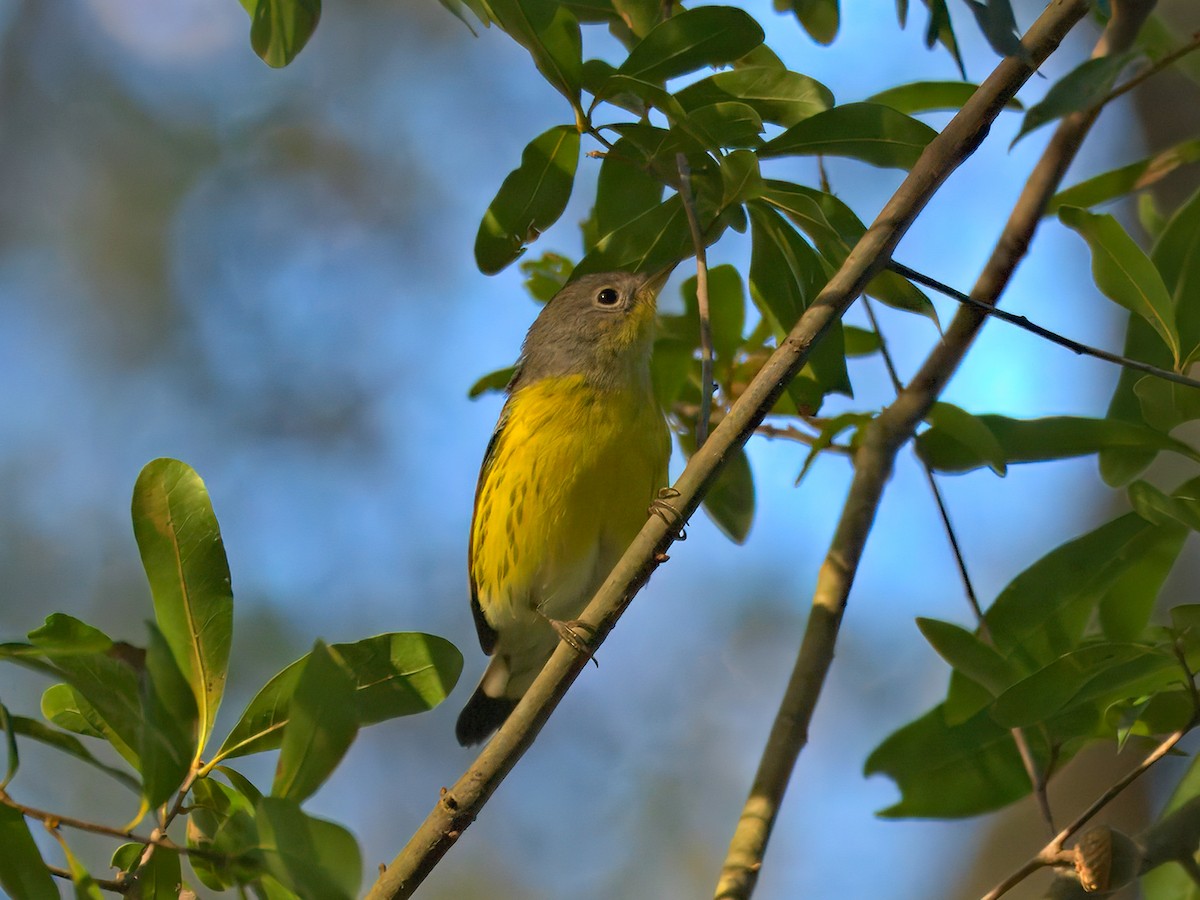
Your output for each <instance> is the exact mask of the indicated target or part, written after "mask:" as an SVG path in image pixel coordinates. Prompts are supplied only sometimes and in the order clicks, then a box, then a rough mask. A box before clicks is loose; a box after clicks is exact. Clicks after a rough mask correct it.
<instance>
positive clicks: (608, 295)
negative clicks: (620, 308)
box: [596, 288, 621, 306]
mask: <svg viewBox="0 0 1200 900" xmlns="http://www.w3.org/2000/svg"><path fill="white" fill-rule="evenodd" d="M620 299H621V295H620V294H618V293H617V292H616V291H615V290H613V289H612V288H604V290H602V291H600V293H598V294H597V295H596V303H597V304H598V305H600V306H616V305H617V302H618V301H619V300H620Z"/></svg>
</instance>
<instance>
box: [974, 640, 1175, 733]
mask: <svg viewBox="0 0 1200 900" xmlns="http://www.w3.org/2000/svg"><path fill="white" fill-rule="evenodd" d="M1135 660H1136V661H1138V665H1137V666H1136V671H1134V672H1130V670H1128V669H1127V670H1125V671H1124V672H1123V673H1122V676H1123V677H1122V678H1120V679H1117V680H1116V683H1115V684H1114V683H1111V682H1110V681H1108V680H1103V676H1104V674H1105V673H1106V672H1108V671H1110V670H1117V669H1119V668H1120V667H1122V666H1124V665H1125V664H1127V663H1130V662H1133V661H1135ZM1167 671H1170V672H1171V673H1172V676H1173V677H1175V678H1176V679H1178V677H1179V675H1178V663H1177V662H1176V661H1175V659H1174V658H1173V657H1172V656H1171V655H1170V654H1168V653H1162V652H1159V651H1156V650H1154V649H1152V648H1149V647H1146V646H1142V645H1138V644H1122V643H1115V642H1104V643H1096V644H1091V645H1089V646H1086V647H1082V648H1080V649H1078V650H1072V651H1070V652H1068V653H1064V654H1063V655H1062V656H1060V657H1058V658H1057V659H1055V660H1053V661H1052V662H1050V663H1049V664H1048V665H1046V666H1044V667H1042V668H1041V669H1039V670H1038V671H1036V672H1034V673H1033V674H1032V675H1029V676H1028V677H1026V678H1023V679H1021V680H1020V681H1018V682H1017V683H1016V684H1014V685H1013V686H1012V687H1010V688H1008V689H1007V690H1006V691H1004V693H1002V694H1001V695H1000V696H999V697H998V698H996V702H995V703H994V704H993V706H992V716H993V717H994V718H995V719H996V721H997V722H999V723H1000V724H1001V725H1003V726H1005V727H1007V728H1025V727H1028V726H1031V725H1036V724H1038V723H1040V722H1043V721H1045V720H1046V719H1049V718H1050V717H1051V716H1053V715H1055V714H1056V713H1059V712H1061V711H1062V710H1064V709H1065V708H1067V707H1068V706H1069V705H1073V704H1078V703H1082V702H1086V701H1089V700H1093V699H1095V698H1096V697H1098V696H1104V695H1108V694H1114V693H1115V696H1113V697H1110V698H1109V700H1110V702H1111V700H1115V699H1118V698H1119V697H1121V696H1137V695H1138V694H1139V693H1140V692H1141V690H1140V689H1137V690H1135V689H1134V688H1132V687H1130V688H1128V689H1127V688H1125V687H1124V685H1126V684H1128V683H1129V682H1132V681H1133V680H1134V678H1135V677H1138V678H1140V677H1142V676H1144V675H1146V674H1147V673H1149V674H1152V675H1159V674H1161V673H1163V672H1167ZM1093 682H1097V683H1099V684H1100V685H1101V688H1100V689H1097V688H1095V687H1093V688H1092V689H1091V690H1088V686H1089V684H1092V683H1093Z"/></svg>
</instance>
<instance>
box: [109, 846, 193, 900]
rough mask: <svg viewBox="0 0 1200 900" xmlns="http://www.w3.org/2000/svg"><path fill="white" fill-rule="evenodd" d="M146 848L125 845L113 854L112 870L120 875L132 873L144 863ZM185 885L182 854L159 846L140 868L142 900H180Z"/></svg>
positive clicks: (139, 893)
mask: <svg viewBox="0 0 1200 900" xmlns="http://www.w3.org/2000/svg"><path fill="white" fill-rule="evenodd" d="M145 849H146V848H145V846H143V845H142V844H132V843H131V844H122V845H121V846H120V847H118V848H117V850H116V852H115V853H113V856H112V862H111V863H110V864H109V866H110V868H113V869H116V870H117V871H118V872H128V871H130V870H131V869H132V868H133V867H134V866H136V865H137V864H138V863H139V862H140V861H141V858H142V853H143V852H144V851H145ZM182 883H183V873H182V872H181V871H180V866H179V851H178V850H171V849H169V848H167V847H161V846H160V847H157V848H155V850H154V853H152V854H151V856H150V859H149V860H148V861H147V862H146V864H145V865H144V866H142V867H141V868H139V869H138V879H137V891H138V893H137V896H138V898H140V900H177V898H178V897H179V896H180V886H181V885H182Z"/></svg>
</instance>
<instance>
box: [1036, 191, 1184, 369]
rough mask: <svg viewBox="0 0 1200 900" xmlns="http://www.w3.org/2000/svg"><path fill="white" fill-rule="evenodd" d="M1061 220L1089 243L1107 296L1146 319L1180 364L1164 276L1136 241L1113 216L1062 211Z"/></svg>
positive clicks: (1094, 271) (1097, 276) (1098, 283)
mask: <svg viewBox="0 0 1200 900" xmlns="http://www.w3.org/2000/svg"><path fill="white" fill-rule="evenodd" d="M1058 217H1059V219H1061V220H1062V222H1063V224H1065V225H1067V226H1068V227H1070V228H1073V229H1074V230H1075V231H1078V232H1079V234H1080V235H1081V236H1082V237H1083V239H1084V240H1086V241H1087V242H1088V246H1089V247H1091V250H1092V276H1093V277H1094V278H1095V279H1096V287H1098V288H1099V289H1100V290H1101V291H1102V292H1103V293H1104V295H1105V296H1106V297H1108V298H1109V299H1110V300H1112V301H1113V302H1115V303H1118V304H1120V305H1121V306H1123V307H1125V308H1126V309H1127V310H1129V311H1130V312H1133V313H1137V314H1138V315H1139V316H1141V317H1142V318H1143V319H1145V320H1146V321H1147V322H1148V323H1149V324H1150V326H1151V327H1152V328H1154V330H1155V331H1157V332H1158V335H1159V337H1161V338H1162V339H1163V342H1164V343H1165V344H1166V345H1167V346H1168V347H1169V348H1170V350H1171V355H1172V357H1173V358H1174V360H1175V365H1176V366H1178V365H1179V360H1180V355H1179V334H1178V332H1177V331H1176V328H1175V310H1174V305H1173V304H1172V302H1171V295H1170V293H1168V291H1167V287H1166V285H1165V284H1164V283H1163V279H1162V276H1161V275H1159V273H1158V269H1157V268H1155V266H1154V263H1153V262H1151V261H1150V258H1149V257H1148V256H1146V254H1145V253H1143V252H1142V249H1141V248H1140V247H1138V245H1137V244H1136V243H1135V242H1134V240H1133V238H1131V237H1130V236H1129V234H1128V233H1127V232H1126V231H1125V229H1124V228H1122V227H1121V226H1120V224H1119V223H1118V222H1117V220H1116V219H1114V218H1113V217H1112V216H1109V215H1093V214H1092V213H1089V212H1087V211H1086V210H1083V209H1079V208H1078V207H1074V206H1068V207H1064V208H1063V209H1060V210H1059V212H1058Z"/></svg>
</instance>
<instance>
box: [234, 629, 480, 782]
mask: <svg viewBox="0 0 1200 900" xmlns="http://www.w3.org/2000/svg"><path fill="white" fill-rule="evenodd" d="M330 649H332V650H333V651H334V652H336V653H337V655H338V657H339V658H340V659H341V662H342V664H343V665H345V666H346V667H348V668H349V669H350V671H351V672H352V673H353V674H354V680H355V684H356V689H355V699H354V704H353V706H354V709H355V710H356V711H357V715H358V724H359V725H360V726H364V725H373V724H375V723H376V722H383V721H385V720H387V719H393V718H396V717H398V716H410V715H413V714H415V713H419V712H425V711H426V710H430V709H433V708H434V707H435V706H437V705H438V704H439V703H441V702H442V701H443V700H444V699H445V698H446V696H447V695H448V694H449V693H450V691H451V690H452V689H453V688H454V685H455V683H456V682H457V681H458V676H459V674H460V673H461V672H462V654H461V653H459V652H458V649H457V648H456V647H455V646H454V645H453V644H451V643H450V642H449V641H447V640H445V639H444V638H440V637H437V636H435V635H432V634H422V633H420V632H394V633H389V634H379V635H375V636H374V637H369V638H364V639H363V640H361V641H356V642H354V643H348V644H334V645H333V646H332V647H331V648H330ZM308 658H309V657H308V655H305V656H303V657H301V658H300V659H298V660H296V661H295V662H294V663H292V664H291V665H290V666H288V667H287V668H285V669H284V670H283V671H282V672H280V673H279V674H277V675H276V676H275V677H274V678H272V679H271V680H270V681H268V682H267V683H266V685H265V686H264V687H263V689H262V690H260V691H259V692H258V694H256V695H255V697H254V699H253V700H251V701H250V703H249V705H248V706H247V707H246V711H245V712H243V713H242V717H241V719H240V720H239V721H238V723H237V725H235V726H234V728H233V730H232V731H231V732H230V733H229V737H227V738H226V739H225V743H223V744H222V745H221V749H220V750H219V751H218V752H217V754H216V756H215V757H214V761H216V760H221V759H228V758H232V757H235V756H245V755H247V754H249V753H261V752H262V751H264V750H273V749H275V748H276V747H278V746H279V745H280V741H281V739H282V734H283V730H284V726H286V725H287V723H288V715H289V706H290V703H291V701H292V697H293V694H294V693H295V690H296V686H297V683H298V682H299V679H300V676H301V673H302V672H303V670H304V668H305V666H306V664H307V661H308Z"/></svg>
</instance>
